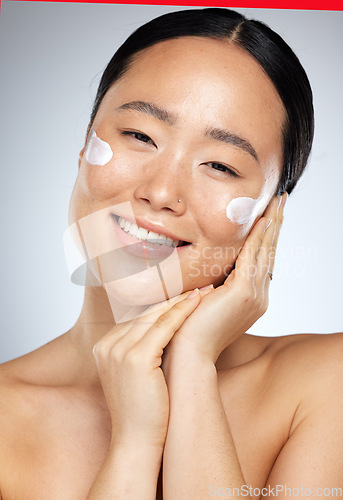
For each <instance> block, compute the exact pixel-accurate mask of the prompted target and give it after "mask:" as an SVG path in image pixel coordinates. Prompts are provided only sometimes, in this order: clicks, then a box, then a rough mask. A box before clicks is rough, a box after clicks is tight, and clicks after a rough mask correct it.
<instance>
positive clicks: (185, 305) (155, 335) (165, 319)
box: [137, 289, 201, 356]
mask: <svg viewBox="0 0 343 500" xmlns="http://www.w3.org/2000/svg"><path fill="white" fill-rule="evenodd" d="M188 297H190V298H188ZM188 297H187V298H186V299H184V300H182V301H181V302H177V303H176V304H175V305H174V306H173V307H172V308H171V309H170V310H169V311H167V312H166V313H164V314H162V315H161V316H160V317H159V318H158V319H157V321H156V322H155V323H154V324H153V325H152V327H151V328H150V329H149V331H148V332H147V333H146V335H144V337H143V338H142V339H141V340H140V341H139V342H138V344H137V347H139V348H140V349H142V350H143V351H146V352H149V353H150V354H155V355H156V354H157V355H159V356H161V355H162V351H163V349H164V348H165V347H166V345H167V344H168V342H169V341H170V340H171V338H172V337H173V336H174V334H175V333H176V332H177V330H178V329H179V328H180V327H181V326H182V325H183V324H184V322H185V321H186V319H187V318H188V316H190V315H191V314H192V312H193V311H194V309H195V308H196V307H197V306H198V304H199V303H200V300H201V295H200V293H199V290H197V289H196V290H195V291H194V292H191V293H190V294H189V295H188Z"/></svg>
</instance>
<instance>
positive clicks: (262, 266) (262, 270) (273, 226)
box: [257, 197, 281, 284]
mask: <svg viewBox="0 0 343 500" xmlns="http://www.w3.org/2000/svg"><path fill="white" fill-rule="evenodd" d="M280 202H281V198H280V197H275V198H274V199H273V202H272V203H271V204H270V207H269V208H270V210H269V214H270V215H271V223H270V225H269V227H268V228H267V229H266V231H265V234H264V236H263V241H262V244H261V248H260V251H259V253H258V256H257V268H258V272H257V282H258V284H264V281H265V278H266V276H267V273H268V271H269V270H270V269H269V266H270V258H271V253H272V250H273V242H274V239H275V234H276V230H277V214H278V208H279V206H280Z"/></svg>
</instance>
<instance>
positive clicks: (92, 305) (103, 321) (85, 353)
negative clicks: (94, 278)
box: [66, 287, 115, 385]
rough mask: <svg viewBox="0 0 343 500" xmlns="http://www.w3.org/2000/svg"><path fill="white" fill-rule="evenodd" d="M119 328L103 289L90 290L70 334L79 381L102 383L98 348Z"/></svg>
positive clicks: (67, 335)
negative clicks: (95, 359) (98, 345)
mask: <svg viewBox="0 0 343 500" xmlns="http://www.w3.org/2000/svg"><path fill="white" fill-rule="evenodd" d="M114 326H115V321H114V318H113V313H112V310H111V306H110V303H109V300H108V297H107V294H106V291H105V290H104V289H103V288H102V287H86V288H85V294H84V301H83V306H82V310H81V313H80V316H79V318H78V320H77V321H76V323H75V325H74V326H73V327H72V328H71V329H70V330H69V332H68V333H67V334H66V337H67V339H68V341H69V342H70V343H71V344H72V347H73V350H74V352H75V353H76V357H77V360H76V366H77V367H78V369H77V371H78V379H79V380H80V383H82V384H86V385H88V384H90V385H93V384H96V385H97V384H99V383H100V382H99V378H98V373H97V369H96V366H95V362H94V357H93V347H94V345H95V344H96V343H97V342H98V341H99V340H100V339H101V337H103V336H104V335H106V334H107V333H108V332H109V331H110V330H111V328H113V327H114Z"/></svg>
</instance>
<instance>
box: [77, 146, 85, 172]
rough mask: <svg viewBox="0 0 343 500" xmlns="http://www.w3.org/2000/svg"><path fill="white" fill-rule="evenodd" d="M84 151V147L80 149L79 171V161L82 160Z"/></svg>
mask: <svg viewBox="0 0 343 500" xmlns="http://www.w3.org/2000/svg"><path fill="white" fill-rule="evenodd" d="M85 149H86V146H84V147H83V148H82V149H81V151H80V154H79V170H80V167H81V161H82V158H83V155H84V152H85Z"/></svg>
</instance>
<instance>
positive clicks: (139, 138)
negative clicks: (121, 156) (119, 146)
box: [121, 130, 156, 146]
mask: <svg viewBox="0 0 343 500" xmlns="http://www.w3.org/2000/svg"><path fill="white" fill-rule="evenodd" d="M121 135H128V136H131V137H133V138H134V139H136V140H137V141H140V142H145V143H146V144H152V145H153V146H156V144H155V143H154V141H153V140H152V139H150V137H149V136H148V135H146V134H143V133H142V132H136V131H134V130H123V132H122V133H121Z"/></svg>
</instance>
